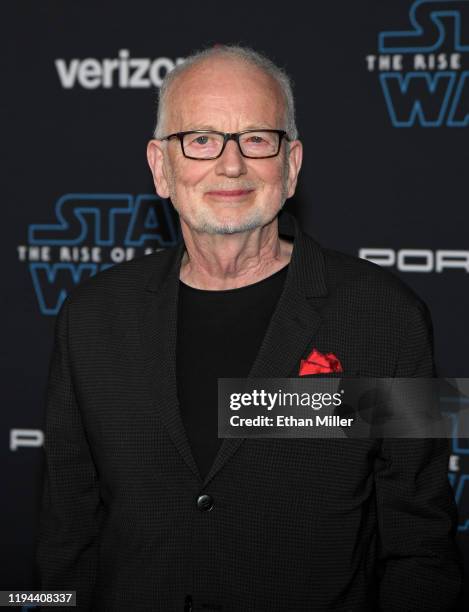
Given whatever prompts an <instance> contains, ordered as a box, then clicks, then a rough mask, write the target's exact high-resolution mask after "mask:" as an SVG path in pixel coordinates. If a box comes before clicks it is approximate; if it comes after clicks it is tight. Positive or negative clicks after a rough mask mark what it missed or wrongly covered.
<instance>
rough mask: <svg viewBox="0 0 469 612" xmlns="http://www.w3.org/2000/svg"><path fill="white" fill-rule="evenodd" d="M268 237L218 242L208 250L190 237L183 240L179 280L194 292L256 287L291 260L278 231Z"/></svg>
mask: <svg viewBox="0 0 469 612" xmlns="http://www.w3.org/2000/svg"><path fill="white" fill-rule="evenodd" d="M274 229H275V233H270V235H267V236H264V237H261V236H259V235H258V236H252V239H251V240H249V239H247V240H245V241H244V242H243V243H239V242H238V243H236V242H235V241H234V240H231V241H230V240H229V238H231V236H226V238H228V240H226V241H225V240H223V242H222V241H219V248H216V249H214V248H212V249H210V248H209V246H208V245H207V243H206V242H202V243H200V242H199V241H198V240H197V239H195V240H194V238H193V237H192V236H191V237H190V238H189V239H188V240H185V243H186V250H185V251H184V255H183V258H182V261H181V268H180V273H179V278H180V280H181V281H182V282H184V283H185V284H186V285H189V286H191V287H194V288H196V289H208V290H224V289H237V288H239V287H244V286H246V285H251V284H253V283H256V282H258V281H260V280H263V279H264V278H267V277H268V276H271V275H272V274H274V273H275V272H277V271H278V270H280V269H281V268H283V267H285V266H286V265H287V264H288V263H289V262H290V259H291V255H292V251H293V242H291V241H288V240H285V239H283V238H279V236H278V227H277V225H275V228H274Z"/></svg>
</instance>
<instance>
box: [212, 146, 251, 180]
mask: <svg viewBox="0 0 469 612" xmlns="http://www.w3.org/2000/svg"><path fill="white" fill-rule="evenodd" d="M217 162H218V163H217V167H216V172H217V174H224V175H225V176H239V175H240V174H245V173H246V160H245V158H244V157H243V156H242V155H241V151H240V150H239V147H238V143H237V142H236V141H235V140H228V142H227V143H226V146H225V150H224V151H223V153H222V154H221V156H220V157H219V158H218V159H217Z"/></svg>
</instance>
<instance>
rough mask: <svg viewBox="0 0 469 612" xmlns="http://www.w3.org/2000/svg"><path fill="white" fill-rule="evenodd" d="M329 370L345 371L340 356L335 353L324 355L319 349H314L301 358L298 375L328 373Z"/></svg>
mask: <svg viewBox="0 0 469 612" xmlns="http://www.w3.org/2000/svg"><path fill="white" fill-rule="evenodd" d="M329 372H343V369H342V364H341V363H340V361H339V360H338V358H337V357H336V356H335V355H334V353H326V354H325V355H323V354H322V353H320V352H319V351H318V350H317V349H313V350H312V351H311V353H310V354H309V355H308V356H307V357H306V359H302V360H301V362H300V371H299V372H298V375H299V376H305V375H306V374H327V373H329Z"/></svg>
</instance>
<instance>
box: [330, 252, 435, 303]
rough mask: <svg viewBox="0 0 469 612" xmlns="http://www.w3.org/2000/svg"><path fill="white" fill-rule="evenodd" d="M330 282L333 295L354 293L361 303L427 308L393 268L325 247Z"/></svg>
mask: <svg viewBox="0 0 469 612" xmlns="http://www.w3.org/2000/svg"><path fill="white" fill-rule="evenodd" d="M322 251H323V255H324V260H325V269H326V278H327V280H326V283H327V286H328V290H329V292H330V293H331V294H334V293H336V292H344V291H346V292H352V294H353V295H354V296H356V299H357V300H358V299H359V301H360V302H367V303H371V304H376V303H377V302H380V303H381V305H382V306H383V307H384V308H390V307H398V306H401V307H408V308H409V307H410V308H415V307H417V308H419V309H421V310H427V306H426V304H425V302H424V301H423V299H422V298H421V297H420V296H419V295H418V294H417V293H416V292H415V291H414V290H413V289H412V288H411V287H410V286H409V285H408V284H407V283H406V282H404V281H403V280H402V279H401V278H399V277H398V276H397V275H396V274H394V273H393V272H392V271H390V270H388V269H386V268H384V267H382V266H380V265H378V264H375V263H373V262H371V261H368V260H366V259H362V258H360V257H357V256H355V255H351V254H348V253H344V252H341V251H337V250H334V249H329V248H324V247H323V248H322Z"/></svg>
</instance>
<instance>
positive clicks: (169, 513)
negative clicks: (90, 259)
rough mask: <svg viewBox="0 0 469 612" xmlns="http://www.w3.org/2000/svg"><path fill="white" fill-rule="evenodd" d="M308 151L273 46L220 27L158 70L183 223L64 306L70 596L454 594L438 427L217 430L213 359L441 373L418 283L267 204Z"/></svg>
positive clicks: (54, 530)
mask: <svg viewBox="0 0 469 612" xmlns="http://www.w3.org/2000/svg"><path fill="white" fill-rule="evenodd" d="M301 160H302V145H301V143H300V141H299V140H298V139H297V133H296V128H295V119H294V105H293V98H292V93H291V88H290V84H289V81H288V78H287V76H286V75H285V74H284V72H283V71H281V70H279V69H278V68H277V67H276V66H275V65H274V64H273V63H272V62H270V61H269V60H268V59H267V58H265V57H263V56H261V55H259V54H257V53H255V52H253V51H251V50H249V49H245V48H240V47H229V46H218V47H215V48H213V49H209V50H206V51H204V52H201V53H198V54H195V55H194V56H191V57H190V58H188V59H187V61H186V62H184V63H183V64H181V65H180V66H178V67H177V68H176V69H175V70H174V71H173V72H172V73H170V74H169V75H168V76H167V78H166V80H165V83H164V84H163V87H162V90H161V94H160V104H159V109H158V121H157V127H156V132H155V139H154V140H152V141H151V142H150V143H149V145H148V161H149V164H150V168H151V171H152V173H153V177H154V181H155V186H156V190H157V192H158V194H159V195H160V196H161V197H162V198H171V201H172V203H173V205H174V207H175V208H176V210H177V212H178V214H179V217H180V221H181V228H182V236H183V240H182V241H181V243H180V244H179V245H178V246H176V247H173V248H169V249H166V250H162V251H158V252H156V253H154V254H151V255H148V256H145V257H140V258H138V259H134V260H132V261H129V262H125V263H122V264H119V265H116V266H114V267H112V268H110V269H108V270H106V271H104V272H101V273H100V274H98V275H97V276H95V277H94V278H92V279H89V280H87V281H86V282H84V283H82V284H81V285H80V286H79V287H78V288H76V289H75V290H74V291H73V292H72V293H71V295H69V296H68V298H67V299H66V301H65V303H64V305H63V307H62V308H61V311H60V313H59V316H58V319H57V328H56V345H55V349H54V353H53V358H52V362H51V369H50V375H49V376H50V378H49V385H48V395H47V428H46V443H45V450H46V457H47V471H46V482H45V490H44V502H43V508H42V515H41V534H40V538H39V546H38V553H37V558H38V563H39V569H40V573H41V578H42V588H44V589H76V590H77V608H78V609H80V610H99V611H105V610H106V611H112V612H115V611H122V612H123V611H126V612H127V611H129V610H137V611H139V610H141V611H150V610H158V611H162V612H173V611H174V612H178V611H182V610H194V611H195V610H197V611H198V610H200V611H202V610H205V611H207V610H222V611H223V612H239V611H243V612H244V611H246V612H247V611H252V612H267V611H268V612H289V611H291V612H293V611H313V610H314V612H322V611H326V610H328V611H336V612H339V611H341V612H352V611H353V612H365V611H373V612H374V611H377V610H382V611H384V612H404V611H407V612H410V611H422V612H430V611H434V612H443V611H444V610H451V609H452V606H453V604H454V602H455V601H456V599H457V596H458V593H459V590H460V584H461V568H460V559H459V555H458V551H457V548H456V546H455V543H454V535H455V527H456V518H457V517H456V507H455V503H454V499H453V495H452V492H451V489H450V486H449V483H448V479H447V465H448V453H449V449H448V444H447V441H446V440H431V439H420V440H409V439H407V440H405V439H402V440H396V439H384V440H364V439H363V440H359V439H355V440H353V439H342V440H340V439H335V440H331V439H329V440H327V439H309V440H308V439H304V438H303V439H277V438H271V439H241V438H238V439H224V440H222V439H218V437H217V378H220V377H254V378H262V377H266V378H267V377H296V376H298V375H299V374H305V373H306V374H314V373H319V374H324V373H325V374H327V375H329V376H334V375H344V376H391V377H414V376H432V375H433V374H434V366H433V357H432V341H431V323H430V319H429V316H428V312H427V310H426V308H425V305H424V304H423V302H421V301H420V300H419V298H418V297H417V296H416V295H415V294H414V293H413V292H412V291H411V290H410V289H408V288H407V287H406V286H404V285H403V284H402V283H401V282H400V281H399V280H398V279H397V278H395V277H394V276H392V275H391V274H390V273H389V272H386V271H384V270H383V269H381V268H380V267H378V266H375V265H373V264H370V263H368V262H364V261H362V260H359V259H357V258H355V257H352V256H349V255H345V254H342V253H339V252H336V251H332V250H328V249H324V248H322V247H321V246H320V245H319V244H318V243H317V242H315V241H314V240H313V239H312V238H311V237H309V236H308V235H307V234H305V233H304V232H303V231H302V230H301V229H300V228H299V226H298V222H297V221H296V220H295V219H294V218H293V217H292V216H291V215H288V214H287V213H286V212H285V211H283V210H282V207H283V205H284V202H285V200H286V199H287V198H289V197H291V196H292V195H293V193H294V191H295V187H296V182H297V178H298V173H299V170H300V166H301ZM311 355H313V356H314V359H316V361H315V360H314V359H311ZM308 357H309V359H308ZM301 363H303V366H304V365H305V364H306V366H307V367H306V368H305V369H302V370H300V364H301Z"/></svg>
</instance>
